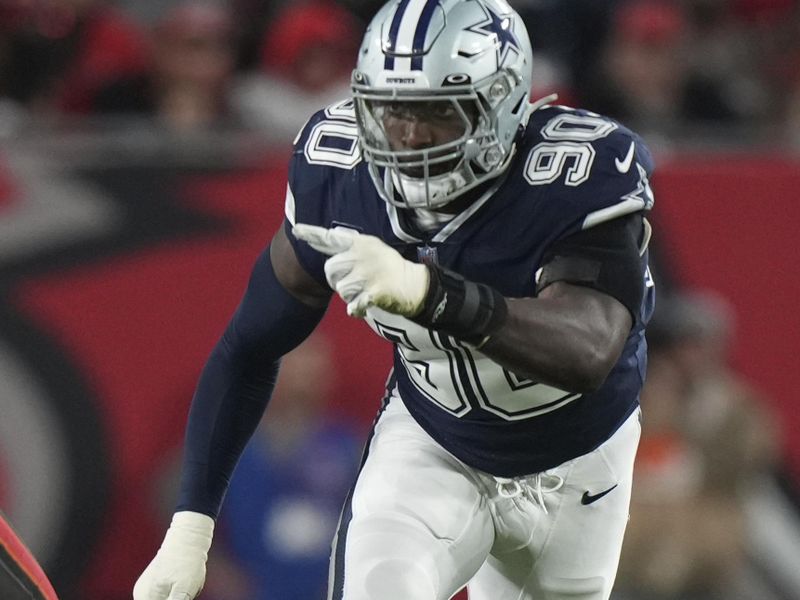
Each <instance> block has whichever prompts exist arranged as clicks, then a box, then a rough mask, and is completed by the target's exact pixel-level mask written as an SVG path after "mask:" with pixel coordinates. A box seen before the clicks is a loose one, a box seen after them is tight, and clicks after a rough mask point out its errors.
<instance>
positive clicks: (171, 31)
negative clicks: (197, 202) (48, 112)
mask: <svg viewBox="0 0 800 600" xmlns="http://www.w3.org/2000/svg"><path fill="white" fill-rule="evenodd" d="M231 26H232V23H231V17H230V14H229V13H228V11H227V9H226V8H224V7H223V6H222V5H220V4H213V3H203V2H198V1H195V0H189V1H185V2H181V3H180V4H178V5H177V6H175V7H174V8H172V9H171V10H169V11H168V12H167V13H166V14H165V15H164V16H163V17H162V18H161V19H159V20H158V21H157V23H156V25H155V27H154V29H153V32H152V68H151V70H150V71H148V72H147V73H142V74H138V75H136V76H134V77H123V78H120V79H118V80H117V81H115V82H113V83H112V84H110V85H108V86H107V87H105V88H104V89H103V90H101V91H100V92H99V93H98V95H97V98H96V101H95V108H96V110H97V111H98V112H100V113H116V114H138V115H147V116H155V117H157V118H158V119H159V121H160V122H161V123H163V124H165V125H166V126H168V127H169V128H170V129H175V130H191V129H197V128H203V127H209V126H212V125H219V124H223V123H225V122H226V121H227V120H228V119H230V118H231V114H230V111H229V107H228V102H227V94H228V90H227V86H228V84H229V80H230V77H231V75H232V73H233V67H234V48H233V41H232V29H231Z"/></svg>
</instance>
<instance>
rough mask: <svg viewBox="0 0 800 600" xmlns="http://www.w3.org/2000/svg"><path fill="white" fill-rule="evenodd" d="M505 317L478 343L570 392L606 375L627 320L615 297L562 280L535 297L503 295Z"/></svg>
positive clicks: (499, 359)
mask: <svg viewBox="0 0 800 600" xmlns="http://www.w3.org/2000/svg"><path fill="white" fill-rule="evenodd" d="M506 302H507V303H508V318H507V320H506V322H505V323H504V324H503V326H502V327H501V328H500V330H499V331H497V332H496V333H495V334H494V335H493V336H492V338H491V339H490V340H489V341H488V342H486V344H485V345H484V346H483V347H482V348H481V352H483V353H484V354H485V355H486V356H488V357H489V358H491V359H492V360H494V361H495V362H496V363H498V364H500V365H502V366H503V367H505V368H506V369H508V370H510V371H513V372H514V373H517V374H519V375H524V376H526V377H528V378H530V379H532V380H533V381H538V382H541V383H545V384H548V385H552V386H554V387H557V388H561V389H563V390H567V391H570V392H581V393H586V392H591V391H594V390H596V389H597V388H599V387H600V386H601V385H602V384H603V382H604V381H605V380H606V377H608V374H609V373H610V372H611V369H612V368H613V366H614V364H615V363H616V362H617V359H619V356H620V354H621V353H622V348H623V347H624V346H625V340H626V339H627V338H628V334H629V333H630V331H631V327H632V325H633V322H632V319H631V314H630V312H628V309H627V308H625V306H624V305H623V304H622V303H621V302H619V301H618V300H616V299H615V298H613V297H611V296H609V295H608V294H604V293H603V292H599V291H597V290H594V289H592V288H588V287H583V286H578V285H571V284H569V283H565V282H563V281H558V282H555V283H553V284H551V285H549V286H547V287H546V288H545V289H544V290H542V292H541V293H540V295H539V297H538V298H507V299H506Z"/></svg>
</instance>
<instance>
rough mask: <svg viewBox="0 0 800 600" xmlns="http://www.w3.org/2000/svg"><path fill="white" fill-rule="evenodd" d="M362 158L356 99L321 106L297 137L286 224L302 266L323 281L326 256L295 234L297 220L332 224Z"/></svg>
mask: <svg viewBox="0 0 800 600" xmlns="http://www.w3.org/2000/svg"><path fill="white" fill-rule="evenodd" d="M360 160H361V155H360V151H359V148H358V131H357V128H356V123H355V114H354V112H353V109H352V101H351V100H347V101H343V102H340V103H338V104H334V105H332V106H329V107H328V108H326V109H324V110H321V111H319V112H318V113H316V114H315V115H314V116H312V117H311V119H309V120H308V122H307V123H306V125H305V126H304V127H303V129H302V130H301V131H300V133H299V134H298V136H297V138H296V139H295V143H294V149H293V152H292V158H291V160H290V163H289V176H288V184H287V187H286V203H285V208H284V213H285V220H284V227H285V230H286V235H287V237H288V238H289V241H290V243H291V244H292V247H293V248H294V251H295V254H296V256H297V259H298V260H299V261H300V264H301V265H302V266H303V268H304V269H305V270H306V271H307V272H308V273H309V274H310V275H311V276H312V277H314V278H315V279H316V280H317V281H319V282H320V283H321V284H322V285H327V282H326V279H325V272H324V269H323V267H324V264H325V259H326V258H327V257H326V256H324V255H322V254H320V253H319V252H317V251H316V250H314V249H312V248H311V247H310V246H309V245H308V244H306V243H304V242H301V241H300V240H298V239H297V238H295V236H294V234H292V227H293V226H294V225H296V224H297V223H305V224H308V225H318V226H320V227H331V226H333V225H335V223H336V222H337V210H338V209H337V204H339V203H340V202H341V198H340V196H341V195H342V189H343V188H344V187H345V186H346V185H347V181H348V178H349V177H350V176H351V173H352V169H353V167H355V166H356V165H357V164H358V163H359V162H360Z"/></svg>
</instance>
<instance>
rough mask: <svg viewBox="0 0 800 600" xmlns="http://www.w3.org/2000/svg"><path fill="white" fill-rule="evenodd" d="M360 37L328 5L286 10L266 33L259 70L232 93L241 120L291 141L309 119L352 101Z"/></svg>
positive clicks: (319, 1)
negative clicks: (337, 104)
mask: <svg viewBox="0 0 800 600" xmlns="http://www.w3.org/2000/svg"><path fill="white" fill-rule="evenodd" d="M359 36H360V31H359V25H358V23H357V21H355V20H354V18H353V17H352V15H351V14H350V13H349V12H348V11H346V10H345V9H344V8H342V7H340V6H338V5H337V4H335V3H334V2H332V1H328V0H311V1H309V2H297V3H291V4H290V5H287V6H286V8H285V9H284V10H283V11H282V12H281V13H280V14H279V15H278V16H277V17H276V19H275V20H274V21H273V22H272V23H271V25H270V26H269V28H268V29H267V31H265V32H264V37H263V42H262V46H261V64H260V71H259V72H258V73H254V74H252V75H249V76H246V77H244V78H243V79H242V81H240V82H239V85H238V86H237V89H236V91H235V102H236V106H237V108H238V110H239V111H240V112H241V114H242V115H243V118H244V119H245V120H246V122H247V123H248V124H250V125H252V126H254V127H258V128H259V129H261V130H263V131H264V132H265V133H266V134H268V135H269V136H270V137H271V138H274V139H275V140H276V141H278V140H282V141H287V142H288V141H291V140H292V139H293V138H294V136H295V135H297V132H298V131H299V130H300V128H301V127H302V126H303V124H304V123H305V122H306V120H307V119H308V117H309V115H312V114H314V113H315V112H316V111H318V110H320V109H321V108H324V107H326V106H328V105H330V104H332V103H334V102H336V101H338V100H344V99H346V98H349V97H350V73H351V71H352V69H353V65H354V64H355V59H356V53H357V50H358V40H359Z"/></svg>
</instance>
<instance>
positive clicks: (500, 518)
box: [328, 397, 641, 600]
mask: <svg viewBox="0 0 800 600" xmlns="http://www.w3.org/2000/svg"><path fill="white" fill-rule="evenodd" d="M638 415H639V411H638V410H637V411H635V412H634V414H633V415H631V417H630V418H628V420H627V421H626V422H625V423H624V424H623V425H622V427H620V429H619V430H617V432H616V433H615V434H614V435H613V436H612V437H611V438H610V439H609V440H608V441H606V442H605V443H604V444H603V445H602V446H600V447H599V448H598V449H596V450H595V451H594V452H591V453H589V454H586V455H584V456H581V457H578V458H576V459H574V460H571V461H568V462H566V463H564V464H562V465H560V466H558V467H556V468H554V469H551V470H549V471H547V472H546V473H541V474H535V475H531V476H529V477H519V478H516V479H514V480H504V479H498V478H495V477H492V476H491V475H488V474H487V473H484V472H482V471H478V470H476V469H473V468H471V467H468V466H467V465H465V464H464V463H462V462H461V461H459V460H458V459H456V458H454V457H453V456H452V455H451V454H449V453H448V452H447V451H445V450H443V449H442V448H441V446H439V445H438V444H437V443H436V442H434V441H433V440H432V439H431V438H430V436H428V434H427V433H425V432H424V431H423V430H422V429H421V428H420V427H419V425H417V423H416V422H415V421H414V419H413V418H412V417H411V415H409V413H408V412H407V410H406V408H405V406H404V405H403V403H402V401H401V400H400V399H399V398H397V397H393V398H392V399H391V401H390V402H389V405H388V407H387V408H386V410H385V411H384V413H383V414H382V416H381V417H380V419H379V420H378V423H377V425H376V427H375V432H374V436H373V438H372V441H371V443H370V446H369V449H368V456H367V460H366V462H365V464H364V467H363V469H362V471H361V474H360V475H359V478H358V482H357V484H356V486H355V489H354V492H353V497H352V503H351V505H350V506H349V507H345V511H344V516H343V522H342V524H341V526H340V535H339V536H338V539H337V540H336V541H335V543H334V548H333V560H332V561H331V586H330V588H331V589H330V591H329V596H328V597H329V599H332V600H340V599H343V600H447V599H448V598H450V597H451V596H453V595H454V594H455V593H456V592H458V591H459V590H460V589H461V588H462V587H463V586H464V585H465V584H466V583H467V582H469V586H468V587H469V597H470V600H562V599H567V598H569V599H570V600H606V599H607V598H608V597H609V594H610V593H611V588H612V585H613V583H614V577H615V574H616V570H617V565H618V561H619V554H620V549H621V547H622V538H623V534H624V532H625V526H626V524H627V521H628V507H629V503H630V495H631V479H632V472H633V461H634V457H635V454H636V448H637V446H638V443H639V436H640V433H641V428H640V425H639V418H638ZM612 488H613V489H612ZM609 489H610V490H611V491H610V492H608V493H607V494H605V495H603V496H602V497H599V498H598V499H597V500H595V501H591V500H592V496H594V495H596V494H601V493H602V492H604V491H606V490H609ZM587 493H588V494H587ZM584 494H586V495H587V496H588V500H590V502H589V503H588V504H582V503H581V499H582V498H584ZM584 500H587V498H584ZM350 513H351V514H350ZM348 518H349V522H347V519H348ZM342 544H344V550H342V547H341V546H342ZM337 558H338V560H337ZM342 558H343V561H342ZM342 562H343V563H344V565H343V566H344V569H343V570H344V572H343V573H342V572H341V570H342Z"/></svg>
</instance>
